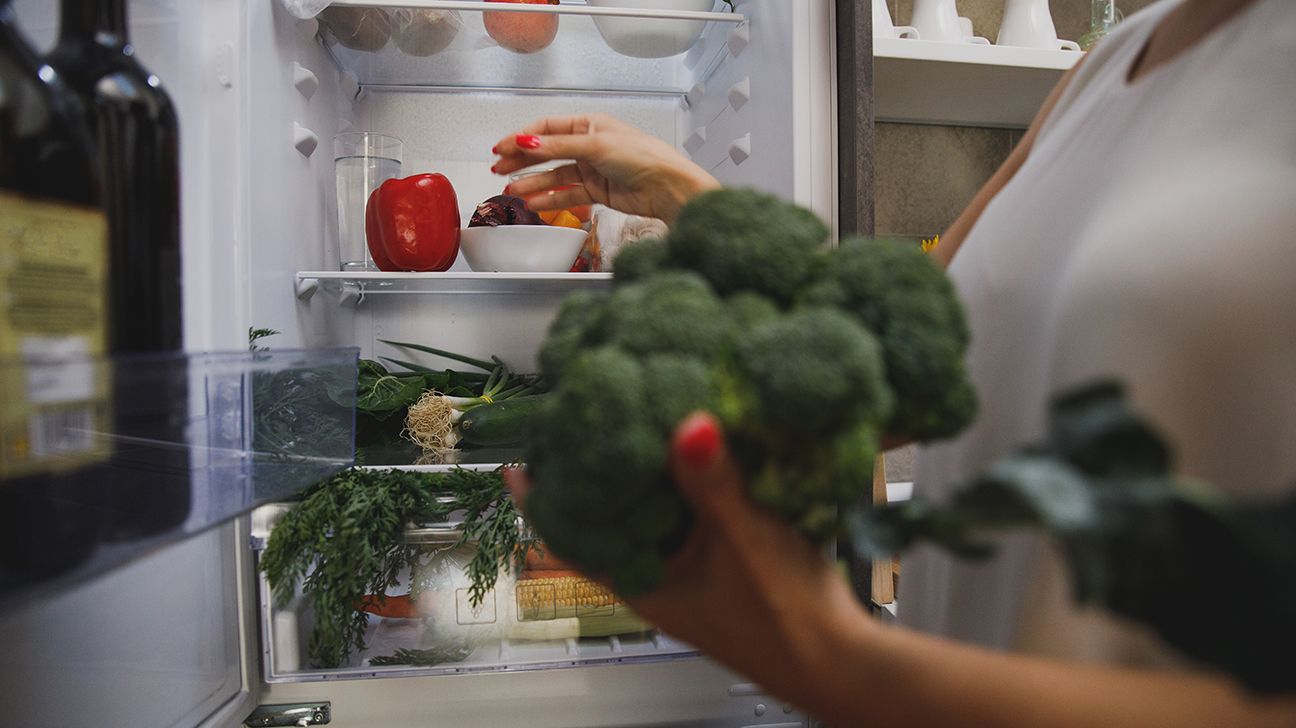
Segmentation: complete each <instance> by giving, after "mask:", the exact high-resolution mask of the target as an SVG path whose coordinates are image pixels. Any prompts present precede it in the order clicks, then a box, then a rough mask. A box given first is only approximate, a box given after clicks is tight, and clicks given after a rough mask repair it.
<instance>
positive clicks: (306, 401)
mask: <svg viewBox="0 0 1296 728" xmlns="http://www.w3.org/2000/svg"><path fill="white" fill-rule="evenodd" d="M278 334H279V332H278V331H275V330H274V329H265V328H260V329H258V328H249V329H248V351H250V352H252V354H253V356H254V358H257V359H264V358H268V357H270V356H271V354H270V348H269V347H267V346H262V345H260V344H259V343H258V342H259V341H261V340H263V339H266V338H269V337H272V336H277V335H278ZM354 392H355V374H354V371H353V370H351V369H350V367H346V368H342V367H297V368H291V369H282V370H280V371H258V372H254V373H253V374H252V449H253V450H254V451H255V452H257V453H259V454H261V455H263V456H269V457H270V458H271V459H272V460H273V461H274V462H285V461H290V460H293V459H301V458H320V457H323V458H330V457H335V456H336V455H337V454H338V451H339V448H340V447H342V446H344V447H345V448H349V447H350V443H351V439H352V433H351V419H352V415H351V406H352V401H351V400H353V399H354Z"/></svg>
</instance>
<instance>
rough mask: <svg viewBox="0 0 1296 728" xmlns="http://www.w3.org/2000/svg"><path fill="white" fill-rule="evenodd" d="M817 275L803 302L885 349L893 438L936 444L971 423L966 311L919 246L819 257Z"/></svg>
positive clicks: (873, 246)
mask: <svg viewBox="0 0 1296 728" xmlns="http://www.w3.org/2000/svg"><path fill="white" fill-rule="evenodd" d="M814 275H815V279H814V281H813V282H812V283H811V284H810V285H809V286H807V288H806V289H805V290H804V291H803V292H802V293H801V295H800V296H799V298H798V300H799V301H800V302H802V303H804V304H808V305H816V306H831V307H836V308H840V309H843V310H846V311H849V312H851V313H852V314H854V316H855V317H856V318H857V319H858V320H859V321H860V323H862V324H864V326H865V327H866V328H867V329H869V330H870V331H872V332H874V333H875V334H876V335H877V337H878V339H879V340H880V341H881V342H882V349H883V352H884V360H885V362H886V374H887V380H888V382H889V383H890V385H891V388H892V389H893V390H894V391H895V396H896V402H895V410H894V413H893V415H892V418H891V421H890V423H889V426H888V431H889V432H890V433H891V434H895V435H907V436H911V437H914V438H917V439H919V440H924V441H926V440H934V439H938V438H942V437H948V436H950V435H953V434H955V433H957V432H958V431H960V430H962V429H963V428H964V427H966V426H967V424H968V423H970V422H971V421H972V418H973V417H974V416H975V415H976V395H975V393H974V392H973V390H972V387H971V384H970V383H969V382H968V380H967V373H966V370H965V368H964V362H963V357H964V354H965V352H966V350H967V345H968V340H969V335H968V329H967V322H966V320H965V319H964V317H963V309H962V306H961V305H960V303H959V300H958V297H957V295H956V294H955V292H954V287H953V285H952V284H951V283H950V281H949V278H948V277H946V276H945V274H944V273H943V272H942V271H941V270H940V269H939V268H937V267H936V266H935V265H934V264H933V263H932V261H931V260H930V259H929V258H928V257H927V255H925V254H924V253H923V252H922V250H921V249H920V248H919V247H918V246H917V245H914V244H911V243H905V242H900V241H892V240H872V241H863V240H852V241H848V242H844V243H843V244H842V246H841V247H840V248H838V249H836V250H833V251H830V252H827V253H825V254H823V255H822V256H821V257H820V259H819V260H818V261H817V263H816V272H815V274H814Z"/></svg>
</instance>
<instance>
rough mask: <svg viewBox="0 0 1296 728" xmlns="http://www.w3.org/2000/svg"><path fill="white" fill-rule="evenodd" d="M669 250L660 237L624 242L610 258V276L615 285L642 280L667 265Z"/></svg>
mask: <svg viewBox="0 0 1296 728" xmlns="http://www.w3.org/2000/svg"><path fill="white" fill-rule="evenodd" d="M669 255H670V250H669V248H668V247H667V245H666V241H665V240H662V239H661V238H645V239H643V240H636V241H635V242H633V243H626V244H625V246H623V247H622V248H621V250H620V251H618V252H617V254H616V258H614V259H613V260H612V278H613V280H615V281H616V283H617V285H621V284H623V283H633V282H635V281H638V280H643V279H644V278H647V277H648V276H650V275H652V274H653V273H656V272H657V271H659V270H662V269H663V268H666V267H667V258H668V257H669Z"/></svg>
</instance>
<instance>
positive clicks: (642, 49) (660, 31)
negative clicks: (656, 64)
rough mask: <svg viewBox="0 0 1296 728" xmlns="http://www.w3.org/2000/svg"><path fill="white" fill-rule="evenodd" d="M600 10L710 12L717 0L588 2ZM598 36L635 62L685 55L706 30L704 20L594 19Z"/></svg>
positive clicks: (612, 0) (595, 17)
mask: <svg viewBox="0 0 1296 728" xmlns="http://www.w3.org/2000/svg"><path fill="white" fill-rule="evenodd" d="M588 2H589V4H590V5H593V6H594V7H598V8H636V9H642V10H689V11H696V12H707V11H710V10H711V9H713V8H714V7H715V0H588ZM594 25H595V26H597V27H598V31H599V35H602V36H603V40H604V41H605V42H607V44H608V46H609V47H611V48H612V50H614V51H616V52H617V53H620V54H621V55H623V56H630V57H632V58H667V57H669V56H674V55H679V54H680V53H684V52H686V51H687V50H688V49H690V48H692V47H693V44H694V43H697V40H698V38H700V37H701V36H702V31H703V30H704V29H705V28H706V21H704V20H670V19H665V18H617V17H611V16H601V15H596V16H594Z"/></svg>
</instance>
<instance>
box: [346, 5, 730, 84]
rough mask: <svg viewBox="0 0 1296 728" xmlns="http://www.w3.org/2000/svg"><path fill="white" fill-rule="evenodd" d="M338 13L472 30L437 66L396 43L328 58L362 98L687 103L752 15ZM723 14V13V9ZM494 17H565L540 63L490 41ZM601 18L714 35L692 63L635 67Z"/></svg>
mask: <svg viewBox="0 0 1296 728" xmlns="http://www.w3.org/2000/svg"><path fill="white" fill-rule="evenodd" d="M333 5H335V6H352V7H376V8H383V9H387V10H401V9H415V10H417V9H431V10H444V11H454V12H457V13H458V14H459V16H460V19H461V20H462V21H463V27H462V28H461V29H460V31H459V33H458V35H457V36H456V37H455V39H454V41H453V42H451V43H450V44H449V46H448V47H446V48H445V49H444V50H442V51H440V52H438V53H435V54H433V55H430V56H421V57H420V56H410V55H407V54H405V53H403V52H401V50H400V49H399V48H398V47H397V44H396V41H395V39H393V40H391V41H389V42H388V43H387V45H386V46H385V47H383V48H382V49H381V50H378V51H372V52H371V51H359V50H353V49H350V48H347V47H344V46H342V45H340V44H329V45H328V46H327V47H328V50H329V53H330V54H331V55H332V56H333V59H334V61H335V62H336V63H337V65H338V66H339V68H341V69H342V71H343V72H344V73H347V74H349V75H351V76H353V77H354V79H355V81H356V82H357V84H358V86H359V88H361V89H368V90H372V91H394V90H401V91H411V90H429V91H438V90H462V89H477V90H482V91H511V92H538V93H564V94H568V93H592V94H664V95H684V94H686V93H688V92H689V90H690V89H692V88H693V87H694V86H696V85H698V84H699V83H703V82H705V81H706V79H707V78H709V77H710V75H711V74H712V73H713V72H714V71H715V69H716V68H717V67H718V66H719V65H720V63H721V62H722V61H723V60H724V58H725V57H726V56H727V54H728V47H729V45H730V36H731V34H734V33H738V34H739V35H740V36H741V34H742V33H743V32H745V23H746V22H747V18H746V17H745V16H744V15H742V14H741V13H733V12H692V11H670V10H656V9H633V8H603V7H593V6H590V5H586V4H584V3H583V2H579V3H578V2H564V3H563V4H561V5H532V4H509V5H503V6H501V5H500V4H496V3H485V2H481V0H467V1H462V0H404V1H403V2H401V1H397V2H392V0H339V1H338V2H335V3H333ZM716 6H717V8H723V7H724V6H723V4H722V3H720V2H719V0H717V3H716ZM487 11H490V12H505V11H507V12H519V13H546V14H553V15H558V16H561V17H560V19H559V28H558V36H557V38H556V39H555V40H554V41H553V43H552V44H551V45H550V46H549V47H548V48H545V49H544V50H542V51H539V52H537V53H529V54H519V53H514V52H512V51H510V50H508V49H505V48H503V47H501V46H499V45H498V44H497V43H496V42H495V41H494V40H493V39H491V37H490V36H489V35H488V34H487V33H486V29H485V24H484V23H483V20H482V14H483V12H487ZM594 17H616V18H625V19H626V20H627V22H637V21H640V20H642V21H645V22H652V21H660V20H681V21H696V22H699V23H705V24H706V26H705V29H704V31H703V33H702V36H701V38H700V39H699V40H698V42H697V43H696V44H694V45H693V47H692V48H691V49H690V50H689V51H688V52H687V53H683V54H680V55H675V56H670V57H666V58H633V57H629V56H625V55H622V54H620V53H618V52H616V51H614V50H613V49H612V48H610V47H609V46H608V44H607V43H606V42H605V41H604V40H603V37H602V36H601V35H600V34H599V31H598V29H597V27H596V26H595V24H594V21H593V18H594ZM740 28H741V29H742V30H741V31H740V30H739V29H740ZM646 37H647V36H646Z"/></svg>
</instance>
